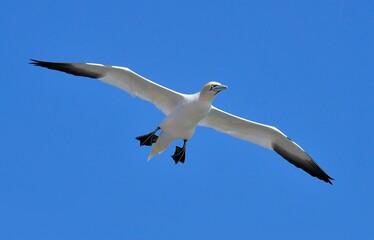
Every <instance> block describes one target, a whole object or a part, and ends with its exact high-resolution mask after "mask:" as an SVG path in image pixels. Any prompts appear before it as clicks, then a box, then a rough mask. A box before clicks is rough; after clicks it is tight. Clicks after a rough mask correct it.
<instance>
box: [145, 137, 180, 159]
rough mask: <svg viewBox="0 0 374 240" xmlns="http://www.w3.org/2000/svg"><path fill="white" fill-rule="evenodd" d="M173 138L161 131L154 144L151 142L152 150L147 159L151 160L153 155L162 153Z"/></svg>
mask: <svg viewBox="0 0 374 240" xmlns="http://www.w3.org/2000/svg"><path fill="white" fill-rule="evenodd" d="M173 140H174V139H173V138H172V137H170V136H168V135H167V134H165V133H163V132H162V133H161V134H160V136H158V139H157V141H156V143H155V144H153V147H152V151H151V153H150V154H149V156H148V161H149V160H151V159H152V158H153V157H154V155H156V154H159V153H162V152H163V151H164V150H165V149H166V148H167V147H168V146H169V145H170V143H171V142H172V141H173Z"/></svg>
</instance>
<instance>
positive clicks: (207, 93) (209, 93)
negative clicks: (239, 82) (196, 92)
mask: <svg viewBox="0 0 374 240" xmlns="http://www.w3.org/2000/svg"><path fill="white" fill-rule="evenodd" d="M226 89H228V87H227V86H225V85H222V84H220V83H219V82H208V83H207V84H205V85H204V87H203V88H202V89H201V91H200V95H202V96H204V97H205V98H208V99H211V100H213V99H214V97H215V96H216V95H217V94H218V93H220V92H221V91H223V90H226Z"/></svg>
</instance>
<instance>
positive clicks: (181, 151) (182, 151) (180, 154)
mask: <svg viewBox="0 0 374 240" xmlns="http://www.w3.org/2000/svg"><path fill="white" fill-rule="evenodd" d="M186 142H187V140H184V143H183V147H178V146H177V147H176V148H175V152H174V155H173V156H171V157H172V158H173V159H174V162H175V164H177V163H178V162H181V163H184V160H185V158H186Z"/></svg>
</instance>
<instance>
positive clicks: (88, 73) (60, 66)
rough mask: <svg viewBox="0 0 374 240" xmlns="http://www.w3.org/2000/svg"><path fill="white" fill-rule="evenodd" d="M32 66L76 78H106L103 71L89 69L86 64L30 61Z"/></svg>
mask: <svg viewBox="0 0 374 240" xmlns="http://www.w3.org/2000/svg"><path fill="white" fill-rule="evenodd" d="M30 61H31V62H30V64H32V65H34V66H39V67H44V68H48V69H51V70H57V71H61V72H65V73H69V74H73V75H75V76H82V77H89V78H101V77H103V76H104V74H103V72H102V71H97V70H96V69H95V68H93V67H88V66H87V64H84V63H68V62H45V61H39V60H36V59H30Z"/></svg>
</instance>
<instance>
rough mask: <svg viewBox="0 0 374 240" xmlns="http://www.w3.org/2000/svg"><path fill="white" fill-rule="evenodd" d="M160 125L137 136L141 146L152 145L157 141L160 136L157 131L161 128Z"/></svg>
mask: <svg viewBox="0 0 374 240" xmlns="http://www.w3.org/2000/svg"><path fill="white" fill-rule="evenodd" d="M160 129H161V128H160V127H157V128H156V129H155V130H154V131H153V132H151V133H148V134H145V135H142V136H139V137H136V139H137V140H139V141H140V146H143V145H146V146H152V144H154V143H155V142H156V141H157V138H158V136H157V135H156V132H157V131H158V130H160Z"/></svg>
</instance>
